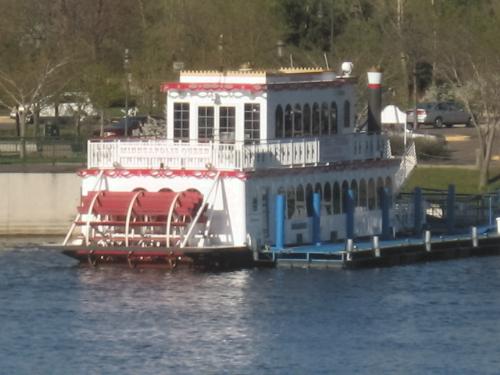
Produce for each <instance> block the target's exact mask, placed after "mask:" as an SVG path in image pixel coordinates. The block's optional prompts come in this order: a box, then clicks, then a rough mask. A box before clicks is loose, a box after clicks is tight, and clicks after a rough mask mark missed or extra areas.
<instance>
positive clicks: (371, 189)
mask: <svg viewBox="0 0 500 375" xmlns="http://www.w3.org/2000/svg"><path fill="white" fill-rule="evenodd" d="M375 197H376V194H375V181H374V180H373V178H370V179H369V180H368V209H369V210H373V209H375Z"/></svg>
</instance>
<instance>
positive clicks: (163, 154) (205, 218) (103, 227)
mask: <svg viewBox="0 0 500 375" xmlns="http://www.w3.org/2000/svg"><path fill="white" fill-rule="evenodd" d="M351 70H352V64H350V63H344V64H343V65H342V73H340V74H336V73H334V72H333V71H327V70H322V69H296V68H295V69H280V70H277V71H254V70H250V69H243V70H239V71H224V72H221V71H184V72H181V74H180V80H179V82H175V83H165V84H163V86H162V91H163V92H164V93H165V95H166V98H167V100H166V118H167V121H166V139H150V138H133V139H132V138H127V139H125V138H120V139H119V138H115V139H95V140H90V141H89V142H88V166H87V169H84V170H82V171H80V172H79V175H80V176H81V178H82V187H81V204H80V205H79V206H78V208H77V216H76V218H75V220H74V222H73V224H72V226H71V228H70V230H69V232H68V234H67V236H66V238H65V240H64V244H63V246H64V247H65V253H66V254H67V255H70V256H72V257H75V258H77V259H79V260H80V261H82V262H88V263H90V264H93V265H95V264H102V263H124V264H128V265H129V266H131V267H136V266H140V265H145V264H148V265H158V266H166V267H175V266H177V265H180V264H191V265H208V266H222V267H224V266H238V265H244V264H250V263H251V262H252V259H253V255H254V254H256V253H258V252H259V251H261V250H263V249H266V248H268V247H269V246H274V245H275V244H276V242H277V240H278V239H277V238H276V229H277V228H276V225H277V224H276V221H275V220H274V213H275V206H276V204H277V203H276V200H275V197H276V196H277V195H281V196H284V197H285V205H286V207H285V210H284V215H285V216H286V221H285V228H283V229H284V233H285V234H284V244H283V245H284V246H287V245H290V244H306V243H312V242H316V241H321V242H328V241H338V240H341V239H345V238H348V237H352V236H369V235H374V234H377V233H380V232H381V231H383V230H386V229H387V228H383V226H384V223H383V220H382V216H383V215H382V214H381V213H382V210H381V207H380V202H381V194H383V192H384V191H385V192H387V191H397V190H398V189H399V187H400V186H401V184H402V183H403V181H404V179H405V178H406V176H407V175H408V174H409V172H410V171H411V169H412V168H413V166H414V165H415V162H416V160H415V153H414V149H411V148H410V149H409V150H407V152H406V154H405V155H404V157H402V158H395V157H393V156H392V155H391V149H390V144H389V141H388V140H387V139H386V137H385V136H384V135H383V134H381V132H380V100H381V97H380V85H381V76H382V74H381V73H380V72H378V71H373V72H369V73H368V77H369V87H368V91H369V113H368V125H367V127H366V129H364V130H363V131H359V130H357V129H356V128H355V118H354V110H353V109H354V107H355V104H356V98H355V86H356V79H355V78H354V77H353V76H351ZM313 195H319V196H320V203H319V208H318V207H316V205H315V204H313ZM348 197H350V202H351V205H352V206H353V207H352V209H351V210H349V203H348V202H347V199H346V198H348ZM315 212H316V215H320V217H321V221H320V222H321V225H320V226H319V228H313V227H314V225H313V215H314V213H315ZM349 212H351V213H352V214H351V216H353V217H352V218H351V220H350V221H349V220H346V216H348V215H349ZM349 222H351V223H352V225H349V224H348V223H349ZM386 226H387V225H386Z"/></svg>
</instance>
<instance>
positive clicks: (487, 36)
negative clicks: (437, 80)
mask: <svg viewBox="0 0 500 375" xmlns="http://www.w3.org/2000/svg"><path fill="white" fill-rule="evenodd" d="M499 10H500V7H499V6H496V7H494V6H492V7H478V8H476V9H470V8H469V9H466V12H461V11H460V9H459V10H456V9H453V10H452V11H451V12H450V13H451V14H448V15H447V17H446V19H447V21H448V22H449V23H447V24H446V25H442V26H443V29H442V30H441V31H440V32H441V34H443V35H445V38H446V39H443V40H446V43H441V45H440V50H441V63H440V65H439V68H440V69H439V72H440V74H441V77H442V78H445V79H446V80H447V82H448V83H449V84H450V86H451V88H452V91H453V93H454V94H455V96H456V97H457V98H458V99H460V100H461V101H462V102H463V103H464V104H465V107H466V109H467V111H469V113H471V114H472V115H471V120H470V121H471V124H472V125H473V126H474V127H475V129H476V133H477V137H478V149H477V158H478V160H477V162H478V167H479V181H478V182H479V188H480V189H484V188H485V187H486V186H487V184H488V182H489V166H490V161H491V156H492V152H493V144H494V140H495V137H496V136H497V133H498V131H499V129H500V47H499V46H498V42H497V39H498V35H499V33H500V12H499ZM463 11H464V10H463ZM465 19H467V22H465V21H464V20H465ZM450 25H453V28H451V27H450ZM465 25H467V26H465Z"/></svg>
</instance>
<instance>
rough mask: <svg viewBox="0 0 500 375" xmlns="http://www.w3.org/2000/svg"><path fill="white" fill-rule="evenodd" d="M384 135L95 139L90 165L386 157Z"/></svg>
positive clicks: (246, 164) (253, 164)
mask: <svg viewBox="0 0 500 375" xmlns="http://www.w3.org/2000/svg"><path fill="white" fill-rule="evenodd" d="M386 149H387V146H386V140H385V138H384V137H383V136H381V135H368V134H365V133H355V134H348V135H338V136H332V137H320V138H302V139H289V140H280V141H269V142H263V143H259V144H242V143H235V144H218V143H179V142H173V141H170V140H152V139H149V140H146V139H144V140H119V139H117V140H105V139H100V140H90V141H89V143H88V167H89V168H115V167H122V168H146V169H156V168H171V169H180V168H187V169H200V168H201V169H203V168H209V167H214V168H216V169H218V170H234V169H237V170H253V169H260V168H279V167H290V166H298V165H301V166H302V165H312V164H318V163H333V162H339V161H348V160H367V159H378V158H381V157H387V155H386V154H387V150H386Z"/></svg>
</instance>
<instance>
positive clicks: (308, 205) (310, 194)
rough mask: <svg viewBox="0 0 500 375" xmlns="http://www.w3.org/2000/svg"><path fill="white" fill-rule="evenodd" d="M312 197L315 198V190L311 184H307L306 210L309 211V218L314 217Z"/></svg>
mask: <svg viewBox="0 0 500 375" xmlns="http://www.w3.org/2000/svg"><path fill="white" fill-rule="evenodd" d="M312 197H313V188H312V186H311V184H307V186H306V210H307V216H309V217H311V216H312V215H313V205H312Z"/></svg>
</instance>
